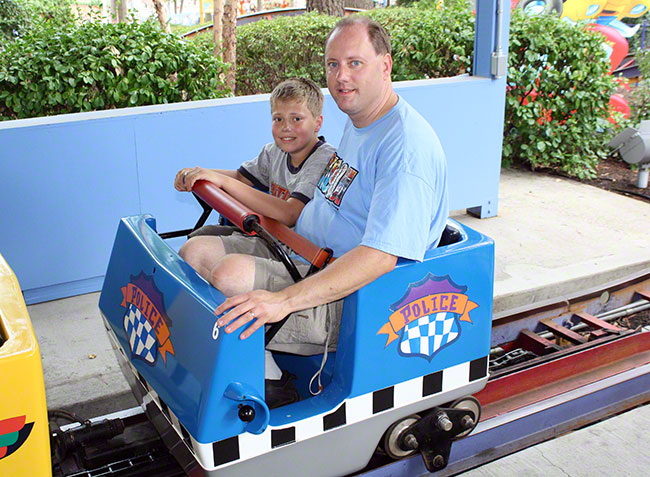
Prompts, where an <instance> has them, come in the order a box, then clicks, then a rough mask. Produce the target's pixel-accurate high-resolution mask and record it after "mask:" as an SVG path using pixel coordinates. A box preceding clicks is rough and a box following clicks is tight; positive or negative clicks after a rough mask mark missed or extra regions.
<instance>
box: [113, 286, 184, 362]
mask: <svg viewBox="0 0 650 477" xmlns="http://www.w3.org/2000/svg"><path fill="white" fill-rule="evenodd" d="M121 290H122V295H123V296H124V298H123V299H122V303H121V304H120V306H123V307H125V308H126V306H127V304H133V305H135V306H136V307H137V308H138V310H140V313H142V315H143V316H144V317H145V318H146V319H147V321H148V322H149V324H150V325H151V327H152V328H153V330H154V332H155V333H156V339H157V340H158V350H159V351H160V356H162V359H163V361H164V363H165V365H166V364H167V356H166V353H168V352H169V353H171V354H174V347H173V346H172V342H171V341H170V339H169V334H170V333H169V328H168V327H167V323H165V319H164V318H163V315H162V313H160V311H159V310H158V308H156V305H154V304H153V302H152V301H151V300H150V299H149V297H148V296H147V295H145V293H144V292H143V291H142V290H140V288H138V287H137V286H136V285H134V284H133V283H129V284H128V285H127V286H125V287H122V288H121Z"/></svg>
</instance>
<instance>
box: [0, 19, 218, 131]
mask: <svg viewBox="0 0 650 477" xmlns="http://www.w3.org/2000/svg"><path fill="white" fill-rule="evenodd" d="M224 69H225V65H224V64H223V63H221V62H219V61H217V60H216V59H215V58H214V57H212V56H211V55H210V54H209V52H207V51H205V50H202V49H199V48H198V47H196V46H195V45H192V44H190V43H186V42H184V41H182V40H181V39H179V38H178V37H177V36H175V35H171V34H166V33H163V32H162V31H161V30H160V28H159V26H158V25H157V24H156V23H155V22H154V21H148V22H145V23H143V24H137V23H116V24H102V23H98V22H89V23H83V24H80V25H75V24H74V23H69V24H63V25H60V24H59V25H56V24H43V25H42V27H41V28H38V29H33V30H31V31H30V32H29V33H27V34H26V35H24V36H22V37H20V38H18V39H17V40H16V41H13V42H10V43H8V44H7V45H6V50H5V51H4V52H3V54H2V55H1V56H0V119H2V120H6V119H19V118H29V117H34V116H48V115H53V114H63V113H73V112H79V111H91V110H96V109H112V108H122V107H127V106H141V105H148V104H160V103H172V102H179V101H189V100H198V99H207V98H217V97H223V96H225V95H226V94H227V93H228V92H227V91H226V90H225V87H224V84H223V81H222V74H223V72H224Z"/></svg>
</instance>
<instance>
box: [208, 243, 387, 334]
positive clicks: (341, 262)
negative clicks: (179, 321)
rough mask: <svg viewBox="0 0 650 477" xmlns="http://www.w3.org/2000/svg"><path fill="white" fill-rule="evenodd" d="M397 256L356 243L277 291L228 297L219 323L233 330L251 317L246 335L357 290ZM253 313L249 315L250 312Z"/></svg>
mask: <svg viewBox="0 0 650 477" xmlns="http://www.w3.org/2000/svg"><path fill="white" fill-rule="evenodd" d="M396 263H397V257H396V256H394V255H390V254H387V253H385V252H382V251H380V250H377V249H374V248H370V247H365V246H363V245H359V246H358V247H356V248H353V249H352V250H350V251H349V252H348V253H346V254H345V255H343V256H341V257H340V258H338V259H337V260H336V261H334V262H332V263H331V264H329V265H328V266H327V267H326V268H325V269H324V270H321V271H320V272H318V273H316V274H314V275H312V276H310V277H307V278H305V279H304V280H302V281H300V282H298V283H296V284H295V285H291V286H289V287H287V288H285V289H284V290H281V291H279V292H269V291H266V290H253V291H252V292H249V293H245V294H243V295H237V296H233V297H230V298H228V299H227V300H226V301H224V302H223V303H222V304H221V305H220V306H219V307H218V308H217V309H216V310H215V314H217V315H219V314H221V313H223V312H225V311H226V310H230V311H228V312H227V313H226V314H225V315H224V316H222V317H221V318H220V319H219V322H218V324H219V326H225V325H227V326H226V333H232V332H233V331H235V330H237V329H238V328H240V327H241V326H243V325H245V324H246V323H248V322H249V321H251V320H255V322H254V323H253V324H252V325H251V326H250V327H249V328H248V329H246V330H245V331H244V332H243V333H242V334H241V336H240V338H241V339H245V338H248V337H249V336H250V335H251V334H253V333H254V332H255V331H256V330H257V329H259V328H260V327H262V326H264V325H265V324H267V323H275V322H278V321H280V320H282V319H283V318H284V317H285V316H287V315H288V314H289V313H293V312H294V311H299V310H304V309H307V308H312V307H314V306H318V305H322V304H324V303H329V302H332V301H335V300H339V299H341V298H343V297H346V296H348V295H349V294H351V293H353V292H355V291H357V290H358V289H359V288H361V287H363V286H364V285H367V284H368V283H370V282H372V281H373V280H375V279H377V278H379V277H380V276H382V275H384V274H385V273H388V272H390V271H391V270H393V268H395V264H396ZM251 313H252V314H251Z"/></svg>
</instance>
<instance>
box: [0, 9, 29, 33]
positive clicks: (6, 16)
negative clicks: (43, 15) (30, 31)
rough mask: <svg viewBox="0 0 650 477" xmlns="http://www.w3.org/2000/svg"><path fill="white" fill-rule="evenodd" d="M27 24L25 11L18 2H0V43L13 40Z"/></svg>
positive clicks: (27, 19)
mask: <svg viewBox="0 0 650 477" xmlns="http://www.w3.org/2000/svg"><path fill="white" fill-rule="evenodd" d="M28 22H29V18H28V15H27V11H26V10H25V8H24V7H23V6H22V4H20V3H18V0H0V43H2V42H3V41H8V40H13V39H14V38H15V37H16V36H18V34H19V33H20V31H21V30H23V29H24V28H25V26H26V25H27V23H28Z"/></svg>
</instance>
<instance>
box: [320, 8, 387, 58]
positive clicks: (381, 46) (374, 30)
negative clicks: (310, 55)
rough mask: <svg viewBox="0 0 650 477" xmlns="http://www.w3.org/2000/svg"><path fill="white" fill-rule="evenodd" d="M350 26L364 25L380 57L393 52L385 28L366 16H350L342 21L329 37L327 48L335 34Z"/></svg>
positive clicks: (326, 42) (326, 41) (335, 26)
mask: <svg viewBox="0 0 650 477" xmlns="http://www.w3.org/2000/svg"><path fill="white" fill-rule="evenodd" d="M350 25H364V26H365V27H366V31H367V32H368V38H370V43H372V46H373V48H374V49H375V53H377V54H378V55H385V54H386V53H390V52H391V48H390V37H389V36H388V33H387V32H386V30H385V29H384V27H383V26H381V25H380V24H379V23H377V22H376V21H375V20H373V19H372V18H370V17H368V16H366V15H349V16H347V17H343V18H342V19H340V20H339V21H338V22H337V23H336V25H334V28H332V30H331V31H330V32H329V34H328V35H327V39H326V40H325V47H327V44H328V43H329V41H330V38H331V37H332V35H333V34H334V33H335V32H337V31H338V30H342V29H343V28H345V27H347V26H350Z"/></svg>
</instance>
